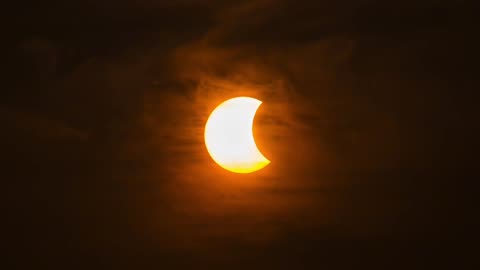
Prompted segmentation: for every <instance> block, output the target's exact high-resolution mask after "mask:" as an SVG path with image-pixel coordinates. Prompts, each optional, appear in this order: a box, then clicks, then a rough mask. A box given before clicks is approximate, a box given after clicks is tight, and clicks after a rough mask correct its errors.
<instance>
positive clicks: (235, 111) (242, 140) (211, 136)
mask: <svg viewBox="0 0 480 270" xmlns="http://www.w3.org/2000/svg"><path fill="white" fill-rule="evenodd" d="M261 104H262V102H261V101H260V100H258V99H255V98H251V97H236V98H232V99H229V100H227V101H224V102H223V103H221V104H220V105H218V106H217V107H216V108H215V110H213V112H212V113H211V114H210V117H209V118H208V121H207V124H206V125H205V134H204V135H205V145H206V147H207V151H208V153H209V154H210V156H211V157H212V159H213V160H214V161H215V162H216V163H217V164H218V165H220V166H221V167H222V168H224V169H225V170H228V171H231V172H234V173H251V172H255V171H258V170H260V169H262V168H264V167H265V166H267V165H268V164H269V163H270V161H269V160H268V159H267V158H266V157H265V156H263V154H262V153H261V152H260V150H258V148H257V145H256V144H255V139H254V137H253V119H254V117H255V113H256V112H257V109H258V108H259V107H260V105H261Z"/></svg>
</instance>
